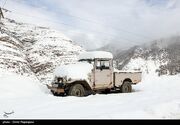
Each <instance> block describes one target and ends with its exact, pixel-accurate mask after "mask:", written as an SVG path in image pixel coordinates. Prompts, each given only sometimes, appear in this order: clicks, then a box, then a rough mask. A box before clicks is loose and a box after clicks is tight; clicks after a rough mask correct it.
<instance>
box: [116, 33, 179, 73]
mask: <svg viewBox="0 0 180 125" xmlns="http://www.w3.org/2000/svg"><path fill="white" fill-rule="evenodd" d="M179 48H180V36H173V37H170V38H163V39H159V40H155V41H152V42H150V43H148V44H144V45H141V46H135V47H132V48H130V49H128V50H124V51H121V52H119V53H117V54H115V59H116V60H117V64H118V68H119V69H123V70H128V69H135V70H142V71H144V72H146V73H155V72H156V73H157V74H158V75H163V74H170V75H174V74H177V73H180V49H179Z"/></svg>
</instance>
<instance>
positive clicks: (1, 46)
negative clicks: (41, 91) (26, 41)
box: [0, 32, 36, 79]
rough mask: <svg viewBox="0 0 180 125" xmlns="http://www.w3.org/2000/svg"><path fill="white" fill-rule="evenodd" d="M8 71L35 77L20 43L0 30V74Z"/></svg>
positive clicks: (5, 73) (6, 73)
mask: <svg viewBox="0 0 180 125" xmlns="http://www.w3.org/2000/svg"><path fill="white" fill-rule="evenodd" d="M10 72H11V73H12V72H14V73H17V74H22V75H25V76H29V77H32V78H33V79H36V77H35V75H34V73H33V72H32V70H31V68H30V65H29V63H28V61H27V60H26V55H25V54H24V53H23V47H22V44H21V43H20V42H19V41H17V39H15V38H13V37H9V35H8V34H6V33H1V32H0V76H1V75H8V74H9V73H10Z"/></svg>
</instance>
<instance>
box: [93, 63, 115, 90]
mask: <svg viewBox="0 0 180 125" xmlns="http://www.w3.org/2000/svg"><path fill="white" fill-rule="evenodd" d="M110 65H111V61H110V60H96V67H95V68H96V69H95V88H105V87H108V86H109V85H110V83H111V81H112V80H111V79H112V76H111V74H112V72H111V66H110Z"/></svg>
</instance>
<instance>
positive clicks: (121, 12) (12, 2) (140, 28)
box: [0, 0, 180, 49]
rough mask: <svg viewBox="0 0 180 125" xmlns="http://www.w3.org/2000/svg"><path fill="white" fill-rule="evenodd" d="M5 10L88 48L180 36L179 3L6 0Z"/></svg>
mask: <svg viewBox="0 0 180 125" xmlns="http://www.w3.org/2000/svg"><path fill="white" fill-rule="evenodd" d="M5 1H6V0H0V6H3V5H4V2H5ZM4 8H7V9H9V10H11V11H12V12H11V13H5V16H7V17H9V18H12V19H15V20H18V21H21V22H26V23H32V24H37V25H41V26H48V27H51V28H54V29H57V30H60V31H62V32H63V33H64V34H65V35H66V36H68V37H70V38H71V39H72V40H74V41H75V42H77V43H79V44H80V45H82V46H83V47H85V48H87V49H93V48H98V47H101V46H103V45H106V44H108V43H109V42H113V43H116V44H117V45H118V46H120V47H123V46H133V45H138V44H141V43H144V42H149V41H151V40H153V39H157V38H161V37H168V36H172V35H180V0H7V3H6V4H5V6H4Z"/></svg>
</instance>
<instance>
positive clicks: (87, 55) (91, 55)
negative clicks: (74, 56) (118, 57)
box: [79, 51, 113, 60]
mask: <svg viewBox="0 0 180 125" xmlns="http://www.w3.org/2000/svg"><path fill="white" fill-rule="evenodd" d="M97 58H98V59H112V58H113V55H112V53H110V52H106V51H90V52H84V53H81V54H80V55H79V60H81V59H97Z"/></svg>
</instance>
